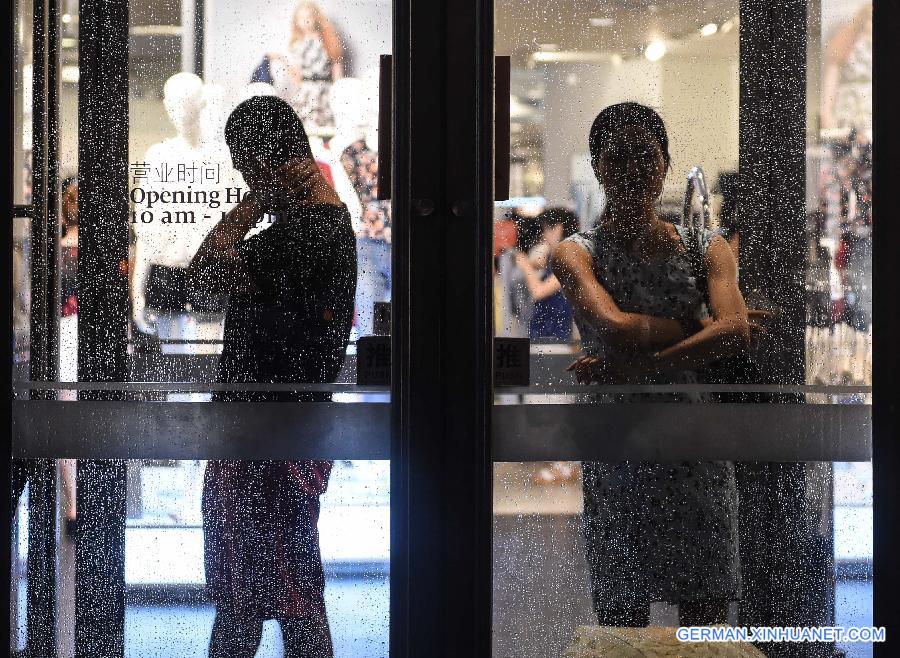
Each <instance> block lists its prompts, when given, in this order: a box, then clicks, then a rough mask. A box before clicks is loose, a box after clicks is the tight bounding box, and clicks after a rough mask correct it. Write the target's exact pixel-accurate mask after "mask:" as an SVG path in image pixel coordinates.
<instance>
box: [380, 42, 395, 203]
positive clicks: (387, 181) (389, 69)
mask: <svg viewBox="0 0 900 658" xmlns="http://www.w3.org/2000/svg"><path fill="white" fill-rule="evenodd" d="M392 73H393V59H392V57H391V55H382V56H381V57H380V58H379V62H378V198H379V199H380V200H382V201H386V200H388V199H390V198H391V166H392V164H393V158H392V157H391V141H392V135H391V124H392V121H391V119H392V112H391V110H392V108H393V93H392V92H393V77H392Z"/></svg>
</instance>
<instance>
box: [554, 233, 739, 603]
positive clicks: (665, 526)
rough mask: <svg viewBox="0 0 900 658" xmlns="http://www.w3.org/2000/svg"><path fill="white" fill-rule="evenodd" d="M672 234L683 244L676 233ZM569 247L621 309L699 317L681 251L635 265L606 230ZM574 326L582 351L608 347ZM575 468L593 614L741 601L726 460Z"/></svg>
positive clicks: (659, 397) (688, 378)
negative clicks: (580, 253) (586, 260)
mask: <svg viewBox="0 0 900 658" xmlns="http://www.w3.org/2000/svg"><path fill="white" fill-rule="evenodd" d="M678 230H679V234H680V236H681V238H682V241H684V242H686V235H685V234H684V232H683V230H682V229H681V228H679V229H678ZM713 237H714V234H713V233H712V232H709V231H707V232H705V233H704V235H703V236H702V239H701V241H700V242H701V248H702V249H703V252H704V253H705V251H706V249H707V248H708V246H709V244H710V242H711V241H712V239H713ZM568 240H569V241H571V242H574V243H576V244H578V245H580V246H581V247H582V248H584V249H585V250H586V251H587V252H588V253H589V254H590V255H591V258H592V260H593V263H594V274H595V275H596V276H597V279H598V281H599V282H600V284H601V285H602V286H603V287H604V288H605V289H606V290H607V291H608V292H609V293H610V295H612V297H613V299H615V301H616V304H618V306H619V308H621V309H622V310H623V311H626V312H632V313H644V314H647V315H655V316H659V317H667V318H673V319H680V320H685V321H687V320H699V319H701V318H702V317H703V316H704V315H705V314H706V310H705V305H704V303H703V296H702V294H701V292H700V290H699V289H698V287H697V282H696V279H695V277H694V276H693V274H692V268H691V266H690V262H689V258H688V256H687V253H686V252H681V253H678V254H676V255H674V256H672V257H667V258H659V259H655V260H653V261H652V262H644V261H639V260H637V259H635V258H634V257H633V256H632V255H631V254H629V253H627V252H625V251H624V250H623V249H621V248H620V247H618V246H617V244H616V243H615V242H614V241H612V240H610V239H609V236H608V235H605V234H604V228H603V227H598V228H595V229H593V230H591V231H586V232H583V233H578V234H576V235H573V236H572V237H570V238H568ZM575 320H576V323H577V324H578V328H579V332H580V333H581V337H582V344H583V347H584V351H585V352H586V353H588V354H603V353H604V352H605V351H607V350H610V349H611V348H610V347H609V346H608V345H606V344H605V343H604V341H603V338H602V337H601V336H600V335H599V334H598V333H597V332H596V331H595V330H594V329H593V327H591V326H590V325H589V324H588V323H586V322H584V321H583V319H582V318H579V317H578V316H577V314H576V318H575ZM699 382H700V378H699V376H698V374H697V373H695V372H691V371H680V372H678V373H676V374H674V375H666V376H655V377H652V378H650V379H648V380H647V381H642V382H640V383H643V384H695V383H699ZM704 400H705V398H704V396H703V395H699V394H683V393H680V394H675V393H661V394H648V393H635V394H630V395H618V396H615V399H609V400H604V401H607V402H640V401H669V402H673V403H676V402H695V403H703V402H704ZM598 401H599V400H598ZM597 440H605V441H615V440H616V437H615V436H598V437H597ZM659 440H660V441H664V440H665V437H664V436H660V437H659ZM582 471H583V474H584V515H583V534H584V541H585V548H586V551H587V561H588V565H589V567H590V572H591V585H592V594H593V600H594V608H595V610H596V611H597V612H598V613H602V612H603V611H604V610H616V609H619V610H621V609H629V608H635V607H638V606H646V605H648V604H649V603H652V602H665V603H669V604H677V603H684V602H687V601H693V600H700V599H720V600H726V601H728V600H737V599H738V598H739V596H740V573H739V563H738V552H737V550H738V534H737V533H738V526H737V524H738V516H737V508H738V500H737V485H736V482H735V475H734V464H733V462H727V461H699V462H687V461H685V462H677V463H652V462H634V461H626V462H618V463H605V462H584V463H583V465H582Z"/></svg>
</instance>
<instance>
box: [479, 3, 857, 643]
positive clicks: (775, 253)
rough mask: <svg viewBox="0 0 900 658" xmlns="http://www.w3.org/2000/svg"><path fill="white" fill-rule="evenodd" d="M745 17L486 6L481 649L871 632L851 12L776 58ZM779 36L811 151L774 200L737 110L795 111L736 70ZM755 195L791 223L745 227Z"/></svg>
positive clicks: (715, 10) (708, 9) (714, 11)
mask: <svg viewBox="0 0 900 658" xmlns="http://www.w3.org/2000/svg"><path fill="white" fill-rule="evenodd" d="M851 5H853V7H851ZM741 7H743V8H741ZM741 7H739V3H738V2H736V1H733V0H719V1H714V2H694V1H693V0H667V1H663V2H637V3H630V4H628V6H627V7H626V6H625V5H624V4H623V3H620V2H612V1H608V2H607V1H605V0H601V1H597V2H585V3H572V2H567V1H560V2H551V3H545V4H543V5H542V4H540V3H530V2H524V1H519V0H497V2H495V5H494V9H495V52H496V54H497V55H508V56H510V58H511V69H512V73H511V85H510V95H511V97H510V99H509V103H510V115H511V125H510V143H511V152H510V188H511V189H510V199H509V200H507V201H503V202H499V203H497V204H496V207H495V215H494V245H493V256H494V265H495V270H494V272H495V278H494V332H495V336H497V337H498V338H518V339H520V341H521V344H519V348H521V349H522V350H523V352H522V354H524V355H525V356H524V357H523V358H524V360H526V361H527V362H528V364H529V372H528V376H527V377H526V378H514V379H516V381H515V382H514V385H513V384H510V382H509V379H508V378H507V377H506V376H505V375H506V373H507V371H508V370H509V368H510V364H511V363H512V360H510V359H509V358H508V356H507V353H506V352H504V351H502V350H497V351H496V353H495V368H496V369H497V372H498V373H500V374H501V375H502V376H501V377H497V376H496V374H495V382H497V386H496V388H495V407H494V420H493V427H492V430H493V449H494V456H495V457H494V458H495V460H496V462H495V465H494V536H493V546H494V561H493V566H494V579H493V584H494V592H493V652H494V655H495V656H531V655H538V654H540V655H558V654H560V652H564V653H563V654H562V655H573V656H574V655H578V656H593V655H605V654H604V653H603V651H604V650H607V651H608V650H613V647H615V646H620V645H622V646H624V644H623V643H632V644H633V642H634V641H635V640H636V638H638V637H639V636H637V635H634V634H633V631H629V630H626V628H627V627H634V626H648V625H649V626H654V627H672V626H678V625H679V624H680V623H681V624H691V623H701V624H707V623H719V622H723V623H732V624H737V623H740V624H742V625H752V624H756V625H760V624H762V625H765V624H773V625H778V624H781V625H839V626H865V625H869V624H871V606H872V582H871V541H872V530H871V462H870V461H869V460H870V458H871V453H870V450H869V445H870V441H871V434H870V429H869V428H870V413H869V407H868V405H870V404H871V287H872V281H871V238H870V237H869V235H870V231H871V216H872V209H871V138H872V135H871V21H870V18H869V23H866V22H865V21H866V18H867V17H870V16H871V3H870V2H868V3H867V2H857V3H841V2H831V1H829V0H821V2H819V1H818V0H816V1H811V2H808V3H807V4H806V14H805V18H806V20H807V21H808V25H807V30H806V35H805V36H806V39H805V41H802V40H799V39H797V38H795V35H796V34H801V32H802V31H798V32H792V31H791V30H790V29H784V27H785V25H786V24H785V23H782V24H781V26H776V25H773V26H771V29H774V30H782V29H784V32H785V39H786V40H785V41H782V42H778V43H774V42H772V41H771V40H770V35H771V33H766V32H765V31H764V30H763V29H762V28H761V25H763V24H764V23H765V20H764V17H762V14H759V15H753V14H751V13H750V12H753V11H754V8H753V7H751V6H750V5H749V4H747V5H744V4H743V3H741ZM866 12H869V13H868V14H867V13H866ZM795 19H796V20H798V21H801V22H802V20H803V19H804V16H803V15H802V14H799V13H798V14H796V15H793V14H792V15H791V17H790V18H783V17H782V18H780V20H782V21H784V20H795ZM848 26H849V27H848ZM788 34H789V35H790V36H787V35H788ZM835 35H838V36H835ZM791 39H793V40H794V41H792V42H791V45H790V46H788V48H789V49H792V50H791V56H792V57H795V59H794V60H792V61H798V60H802V59H804V57H803V55H804V54H805V60H806V68H805V70H804V69H803V66H802V65H798V67H797V68H796V69H795V70H792V71H790V74H789V75H786V76H785V78H790V81H789V82H787V85H788V86H789V85H791V84H793V80H795V79H802V76H804V75H805V76H806V82H807V84H806V99H805V100H806V108H807V113H806V117H805V119H806V121H805V136H806V140H805V141H806V148H805V150H803V149H801V148H799V147H796V146H792V147H791V148H792V149H794V151H792V152H791V153H790V159H791V161H792V162H796V163H797V165H796V168H795V169H794V170H792V171H791V172H790V175H791V176H792V177H791V179H790V180H791V181H792V183H791V185H793V187H792V188H790V189H783V186H782V187H781V188H779V187H778V184H779V183H780V181H776V183H774V184H773V186H772V188H771V189H769V188H765V187H764V186H765V185H767V184H768V183H761V181H762V177H760V176H756V175H755V174H754V173H753V172H754V171H758V170H757V169H755V168H754V167H755V166H756V164H757V163H758V162H759V158H760V156H759V154H758V153H754V151H753V148H754V147H753V141H754V139H756V138H758V136H759V135H760V134H761V132H759V128H758V126H757V125H756V124H755V123H754V121H758V116H760V115H761V114H762V110H763V109H764V106H766V107H769V106H770V105H771V106H774V107H776V108H778V109H777V111H783V110H782V108H783V107H784V106H786V105H790V103H785V104H783V105H781V104H779V103H777V102H775V101H776V100H779V99H768V100H767V99H765V97H764V94H762V93H761V92H760V89H761V88H760V87H759V86H754V82H753V81H754V80H760V79H763V78H766V79H768V78H772V77H773V76H777V75H779V73H778V72H777V71H772V72H766V71H764V70H762V67H764V66H766V65H767V64H764V63H763V61H764V58H763V57H761V56H756V55H757V54H759V53H764V52H766V51H767V49H777V48H779V47H784V43H786V42H787V41H790V40H791ZM835 44H837V45H835ZM838 51H840V56H839V55H838ZM745 55H746V57H745ZM779 58H780V55H776V56H774V57H773V58H772V59H770V60H768V61H769V62H770V64H768V65H773V64H771V62H775V61H780V59H779ZM781 65H782V64H779V66H781ZM792 66H793V65H792ZM795 74H796V75H795ZM742 76H745V77H742ZM742 85H744V86H742ZM785 88H787V86H786V87H785ZM792 89H793V88H792ZM787 93H794V92H793V91H791V92H787ZM823 94H831V95H832V96H834V104H833V105H831V106H830V105H828V104H827V103H826V102H825V99H824V97H823ZM748 98H752V99H754V100H753V101H748V100H747V99H748ZM793 98H794V97H792V100H793ZM796 99H797V100H801V95H800V93H799V92H798V93H797V94H796ZM622 103H630V105H627V106H625V105H618V107H616V106H617V104H622ZM751 103H758V104H759V105H758V106H753V105H752V104H751ZM832 107H833V108H834V109H833V111H832V110H831V109H830V108H832ZM838 108H840V109H838ZM829 112H831V115H830V116H831V117H832V119H828V116H829ZM755 117H757V118H755ZM829 120H830V121H831V122H832V124H831V125H828V121H829ZM779 121H780V122H781V123H780V126H781V127H780V128H779V130H782V131H783V132H784V133H785V134H787V133H788V132H789V133H790V135H791V139H792V140H793V141H792V142H791V143H792V144H795V145H796V144H798V143H802V141H803V139H802V137H803V131H802V129H803V127H804V123H803V117H802V116H801V115H800V114H797V113H795V114H794V115H791V116H789V117H781V118H780V119H779ZM742 131H746V132H742ZM753 158H756V160H754V159H753ZM779 166H780V163H779ZM748 172H749V173H748ZM804 173H805V177H806V185H805V187H804V185H803V177H804ZM779 175H780V174H779ZM794 182H796V184H794ZM774 189H778V190H781V191H779V192H778V193H779V194H787V195H789V196H790V198H792V199H794V200H795V201H793V202H792V203H793V205H791V206H790V207H791V211H790V215H788V214H787V213H785V215H784V217H782V218H775V219H769V218H767V217H763V216H759V215H757V214H756V212H755V209H757V208H759V207H760V204H761V201H760V199H761V198H765V195H766V194H773V191H772V190H774ZM797 199H801V200H802V202H800V203H798V202H797V201H796V200H797ZM772 205H777V204H772ZM788 205H789V204H785V206H784V207H785V208H786V207H787V206H788ZM774 214H776V215H777V211H776V212H775V213H774ZM867 240H868V242H867ZM788 244H790V245H791V249H794V246H795V245H799V246H798V248H797V249H796V250H795V252H796V253H797V254H801V253H802V255H800V256H799V257H795V256H793V255H791V256H789V257H788V256H786V254H787V247H786V245H788ZM723 268H727V270H728V271H729V272H730V274H729V278H728V279H727V280H726V278H724V277H723V274H722V272H723V271H724V270H723ZM773 268H776V269H773ZM730 277H735V278H736V279H737V283H738V286H737V287H735V286H734V283H733V282H734V279H733V278H730ZM738 290H739V292H737V291H738ZM800 300H803V301H802V302H801V301H800ZM679 325H680V326H679ZM717 325H718V327H717V328H716V326H717ZM729 325H730V326H729ZM728 336H730V337H728ZM511 344H512V343H507V342H504V343H501V345H502V346H503V350H507V349H511V348H510V347H509V345H511ZM526 346H527V347H526ZM672 403H681V404H672ZM721 403H731V404H728V405H727V406H726V405H723V404H721ZM776 403H780V404H776ZM785 437H790V438H789V439H787V440H786V439H785ZM826 446H827V447H826ZM819 448H822V449H819ZM711 460H715V461H711ZM773 543H777V544H778V545H779V548H778V550H775V549H772V545H773ZM788 564H795V565H796V564H802V565H803V567H802V568H800V567H788V566H786V565H788ZM598 626H599V627H604V629H605V630H603V631H598ZM659 632H660V633H662V634H663V635H665V632H666V631H664V630H660V631H659ZM668 632H670V633H671V632H672V631H671V630H670V631H668ZM598 633H600V635H598ZM657 637H661V636H657ZM604 638H605V639H604ZM567 648H568V652H565V650H566V649H567ZM840 649H843V650H845V651H847V655H848V656H860V657H862V656H869V655H871V645H866V644H862V643H856V644H852V643H848V644H842V645H841V646H840ZM592 651H593V652H594V653H591V652H592Z"/></svg>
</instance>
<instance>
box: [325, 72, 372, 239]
mask: <svg viewBox="0 0 900 658" xmlns="http://www.w3.org/2000/svg"><path fill="white" fill-rule="evenodd" d="M368 109H369V102H368V97H367V89H366V85H365V84H364V83H363V81H362V80H359V79H357V78H341V79H340V80H338V81H337V82H335V83H334V84H333V85H332V87H331V111H332V113H333V114H334V125H335V133H334V137H332V138H331V141H330V142H329V143H328V150H329V151H330V156H331V160H330V162H329V164H330V165H331V171H332V173H333V174H334V186H335V190H336V191H337V193H338V196H340V197H341V201H343V202H344V203H345V204H347V209H348V210H349V211H350V219H351V220H352V222H353V231H354V232H355V233H359V229H360V226H361V223H362V205H361V204H360V201H359V196H357V194H356V190H355V189H353V183H351V182H350V178H349V176H347V172H346V170H345V169H344V165H343V163H341V154H342V153H343V152H344V149H345V148H347V147H348V146H349V145H350V144H352V143H353V142H355V141H357V140H360V139H364V140H366V141H367V142H368V133H369V131H370V129H371V125H372V123H373V121H372V120H371V114H370V112H369V111H368ZM370 147H371V145H370Z"/></svg>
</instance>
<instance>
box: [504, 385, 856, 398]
mask: <svg viewBox="0 0 900 658" xmlns="http://www.w3.org/2000/svg"><path fill="white" fill-rule="evenodd" d="M497 389H498V390H502V392H503V393H504V394H511V395H580V396H585V395H590V396H593V395H597V394H609V395H622V394H630V393H824V394H827V395H851V394H855V393H862V394H867V393H871V392H872V387H871V386H827V385H825V386H823V385H819V384H815V385H812V384H811V385H809V386H804V385H800V386H788V385H783V386H782V385H780V384H628V385H617V384H596V385H595V384H592V385H590V386H587V385H579V384H572V385H566V384H563V385H553V384H550V385H537V386H535V385H532V386H507V387H500V386H498V387H497Z"/></svg>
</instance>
